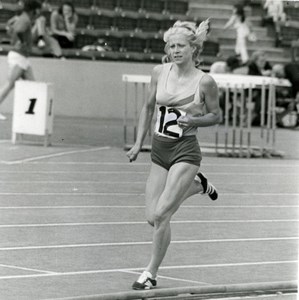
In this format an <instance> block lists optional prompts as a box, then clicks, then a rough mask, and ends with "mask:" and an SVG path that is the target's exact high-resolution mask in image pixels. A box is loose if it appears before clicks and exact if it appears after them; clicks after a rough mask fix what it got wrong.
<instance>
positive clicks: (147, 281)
mask: <svg viewBox="0 0 299 300" xmlns="http://www.w3.org/2000/svg"><path fill="white" fill-rule="evenodd" d="M152 277H153V276H152V274H151V273H150V272H148V271H144V272H143V273H142V274H141V275H140V276H139V278H138V280H137V281H135V282H134V283H133V285H132V288H133V290H149V289H151V288H153V287H155V286H156V285H157V280H156V279H153V278H152Z"/></svg>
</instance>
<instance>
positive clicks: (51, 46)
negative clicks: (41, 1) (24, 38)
mask: <svg viewBox="0 0 299 300" xmlns="http://www.w3.org/2000/svg"><path fill="white" fill-rule="evenodd" d="M18 5H19V10H18V11H17V13H16V15H15V16H13V17H12V18H10V19H9V20H8V21H7V23H6V31H7V34H8V36H11V35H12V32H13V26H14V24H15V22H16V21H17V20H18V18H19V15H20V14H21V13H22V10H23V7H24V2H23V1H18ZM31 33H32V39H33V46H37V47H38V48H39V49H40V50H42V53H43V54H47V53H50V54H51V55H53V56H54V57H62V51H61V48H60V46H59V44H58V42H57V41H56V40H55V39H54V38H53V37H51V36H50V34H49V31H48V30H47V28H46V18H45V17H44V16H43V15H40V16H39V17H38V18H36V19H35V21H34V23H33V26H32V29H31Z"/></svg>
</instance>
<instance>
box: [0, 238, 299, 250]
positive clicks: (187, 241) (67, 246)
mask: <svg viewBox="0 0 299 300" xmlns="http://www.w3.org/2000/svg"><path fill="white" fill-rule="evenodd" d="M298 239H299V237H273V238H242V239H214V240H185V241H172V242H171V243H172V244H198V243H240V242H268V241H292V240H298ZM151 244H152V241H146V242H118V243H94V244H65V245H48V246H21V247H4V248H0V251H15V250H40V249H66V248H89V247H114V246H140V245H151Z"/></svg>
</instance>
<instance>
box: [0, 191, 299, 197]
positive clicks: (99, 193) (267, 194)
mask: <svg viewBox="0 0 299 300" xmlns="http://www.w3.org/2000/svg"><path fill="white" fill-rule="evenodd" d="M1 195H2V196H18V195H22V196H76V195H77V196H106V195H107V196H119V195H121V196H122V195H130V196H144V193H112V192H111V193H102V192H98V193H96V192H95V193H88V192H77V191H74V192H72V193H70V192H61V193H59V192H58V193H55V192H49V193H33V192H17V193H16V192H1V193H0V196H1ZM219 196H279V197H281V196H299V193H246V192H244V193H219Z"/></svg>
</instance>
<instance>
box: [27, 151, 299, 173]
mask: <svg viewBox="0 0 299 300" xmlns="http://www.w3.org/2000/svg"><path fill="white" fill-rule="evenodd" d="M100 148H108V149H111V147H100ZM92 149H99V148H92ZM92 149H87V151H88V150H92ZM75 151H76V150H75ZM81 151H84V150H81ZM94 151H97V150H94ZM69 152H71V151H69ZM123 158H124V159H123V161H120V162H118V161H110V162H109V161H103V162H102V161H82V162H78V161H64V162H57V161H41V162H40V161H37V162H36V161H30V164H38V165H42V164H43V165H49V164H51V165H56V164H57V165H62V164H64V165H80V164H81V165H88V164H89V165H116V166H117V165H128V166H136V165H143V166H145V165H146V166H147V165H150V164H151V162H150V161H148V162H136V161H135V162H134V163H130V162H129V161H126V156H125V153H124V155H123ZM216 160H217V161H218V162H219V160H218V159H216ZM216 160H215V161H216ZM220 164H221V166H226V167H237V168H240V167H242V168H243V167H249V168H253V167H258V168H260V167H261V168H264V167H267V168H269V167H286V168H294V167H296V166H299V163H298V162H296V161H290V163H289V164H288V163H285V162H283V163H281V164H277V163H274V164H273V163H272V162H269V163H267V162H266V163H265V161H260V162H259V163H258V164H253V163H245V162H243V163H235V164H229V163H222V162H220ZM206 166H209V167H217V168H219V163H203V164H202V168H204V167H206ZM220 174H222V173H220Z"/></svg>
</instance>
